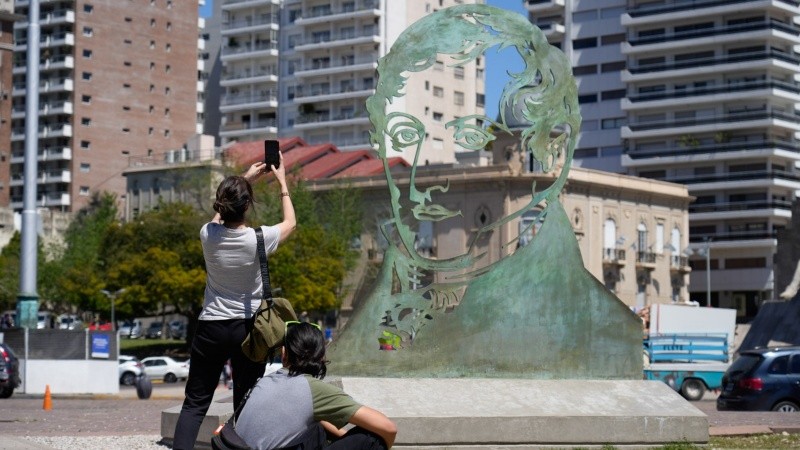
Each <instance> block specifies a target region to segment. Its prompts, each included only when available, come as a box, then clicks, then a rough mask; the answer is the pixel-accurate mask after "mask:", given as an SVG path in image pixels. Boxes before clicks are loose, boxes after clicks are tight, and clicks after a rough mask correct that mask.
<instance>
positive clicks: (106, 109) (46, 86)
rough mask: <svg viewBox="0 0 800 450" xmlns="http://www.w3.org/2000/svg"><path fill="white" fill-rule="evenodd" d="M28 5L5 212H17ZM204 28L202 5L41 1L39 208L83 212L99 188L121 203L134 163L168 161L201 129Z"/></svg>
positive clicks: (19, 4) (21, 4)
mask: <svg viewBox="0 0 800 450" xmlns="http://www.w3.org/2000/svg"><path fill="white" fill-rule="evenodd" d="M200 2H201V3H202V0H200ZM29 6H30V1H28V0H17V1H16V5H15V7H16V13H17V14H19V15H20V16H22V17H21V19H20V20H18V21H17V22H15V23H14V25H13V29H14V33H13V37H14V63H13V91H12V95H13V109H12V111H11V114H10V117H11V121H12V127H11V155H10V159H9V158H7V159H6V160H5V161H2V162H0V180H2V178H1V177H2V176H3V174H4V173H8V174H9V175H8V176H10V180H9V182H8V185H9V186H10V189H6V191H7V193H5V194H2V195H0V206H5V205H8V206H10V207H11V208H12V209H14V210H17V211H18V210H20V209H21V208H22V199H23V181H24V180H23V170H24V151H25V98H26V53H27V49H28V45H27V44H28V43H27V29H28V17H29V16H28V13H29V11H28V9H29ZM199 27H202V20H201V19H199V17H198V1H185V0H181V1H177V0H126V1H120V0H51V1H41V2H40V29H41V39H40V54H41V64H40V74H39V80H40V81H39V142H38V151H39V158H38V180H37V182H38V193H37V205H36V206H37V207H40V208H41V207H45V208H49V209H54V210H60V211H65V212H71V211H77V210H78V209H80V208H81V207H82V206H83V205H85V203H86V201H87V200H88V199H89V196H90V195H91V194H92V193H93V192H96V191H110V192H114V193H117V194H118V195H119V196H120V197H122V196H124V194H125V180H124V178H123V177H122V176H121V173H122V171H123V170H124V169H125V168H126V167H127V166H128V161H129V159H130V158H132V157H142V156H148V155H155V154H164V153H165V152H166V151H167V150H169V149H176V148H180V147H182V146H183V145H184V143H185V142H186V141H187V140H188V139H189V138H190V137H192V136H193V135H195V134H196V133H198V132H200V131H202V130H200V129H199V127H198V123H199V119H200V114H199V113H200V112H201V111H202V110H201V109H199V108H200V107H199V106H198V105H200V102H198V92H202V90H203V85H202V81H200V80H201V77H199V76H198V73H199V71H200V70H202V67H201V65H200V64H199V63H198V52H199V50H198V49H199V48H202V46H201V44H202V42H199V39H198V37H199ZM2 38H3V39H7V35H6V34H5V33H3V36H2ZM4 58H5V57H4ZM4 61H5V59H4ZM3 117H9V116H8V115H3ZM1 137H2V135H0V138H1ZM0 192H2V191H0Z"/></svg>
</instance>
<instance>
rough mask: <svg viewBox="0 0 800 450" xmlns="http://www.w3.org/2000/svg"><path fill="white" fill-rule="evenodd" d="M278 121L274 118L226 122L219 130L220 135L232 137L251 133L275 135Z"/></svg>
mask: <svg viewBox="0 0 800 450" xmlns="http://www.w3.org/2000/svg"><path fill="white" fill-rule="evenodd" d="M277 132H278V122H277V120H275V119H263V120H251V121H249V122H241V121H240V122H227V123H226V124H225V125H223V126H222V130H220V133H219V134H220V136H221V137H224V138H227V139H233V138H242V137H246V136H251V135H261V136H264V135H275V134H276V133H277Z"/></svg>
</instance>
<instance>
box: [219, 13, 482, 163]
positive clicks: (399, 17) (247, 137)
mask: <svg viewBox="0 0 800 450" xmlns="http://www.w3.org/2000/svg"><path fill="white" fill-rule="evenodd" d="M219 1H221V2H222V5H221V14H222V25H221V36H222V51H221V58H220V59H221V61H222V65H223V70H222V75H221V81H220V85H221V86H222V88H223V89H224V94H223V95H222V100H221V106H220V110H221V112H222V115H223V119H222V126H221V131H220V137H221V138H222V141H223V145H224V144H225V143H227V142H230V141H232V140H237V141H252V140H258V139H268V138H274V137H277V136H280V137H289V136H299V137H301V138H303V139H304V140H305V141H306V142H308V143H309V144H318V143H326V142H332V143H335V144H336V145H337V147H338V148H340V149H342V150H355V149H364V148H369V147H370V142H369V130H370V129H371V125H370V122H369V119H368V118H367V114H366V110H365V107H364V104H365V101H366V99H367V97H369V96H370V95H372V93H373V92H374V89H375V85H376V83H377V81H378V77H377V72H376V69H377V61H378V58H380V57H381V56H383V55H385V54H386V53H387V52H388V51H389V49H390V48H391V45H392V44H393V43H394V41H395V40H396V39H397V37H398V35H399V34H400V33H401V32H402V31H403V30H404V29H405V28H407V27H408V26H409V25H410V24H412V23H414V22H415V21H416V20H418V19H419V18H421V17H423V16H424V15H426V14H430V13H431V12H433V11H435V10H437V9H439V8H444V7H447V6H452V5H455V4H457V3H463V1H459V0H430V1H413V2H412V1H400V0H398V1H394V0H283V1H280V0H249V1H242V0H219ZM483 65H484V61H483V60H481V61H478V62H477V64H476V62H472V63H470V64H467V65H465V66H464V67H460V68H455V67H450V66H449V65H446V64H444V65H443V66H442V67H441V70H432V71H428V72H426V73H425V75H424V76H423V77H415V78H414V79H413V80H411V81H410V82H409V85H408V87H407V92H408V93H411V94H410V95H406V96H405V97H404V98H402V99H400V100H398V101H397V102H395V103H394V104H393V105H392V108H396V109H399V110H401V111H403V112H406V113H408V114H411V115H414V116H416V117H418V118H420V120H422V121H423V122H425V125H426V130H428V136H426V139H427V140H428V145H427V146H426V148H427V149H429V151H427V152H426V158H427V162H429V163H451V162H454V161H455V153H456V152H457V151H459V149H457V148H454V147H453V146H454V144H453V143H451V142H450V141H452V140H447V139H444V135H445V128H444V124H445V123H447V122H448V121H450V120H452V119H453V118H455V117H460V116H465V115H469V114H483V112H484V105H483V102H484V75H483V70H484V69H483ZM437 67H438V66H437ZM439 134H441V136H439ZM430 149H435V150H434V151H430ZM404 156H406V158H407V159H408V158H409V157H410V155H404ZM423 163H424V161H423Z"/></svg>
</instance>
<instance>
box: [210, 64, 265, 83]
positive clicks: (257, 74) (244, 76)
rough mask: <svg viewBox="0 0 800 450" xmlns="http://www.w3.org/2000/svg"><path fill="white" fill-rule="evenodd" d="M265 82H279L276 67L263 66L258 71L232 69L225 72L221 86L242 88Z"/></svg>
mask: <svg viewBox="0 0 800 450" xmlns="http://www.w3.org/2000/svg"><path fill="white" fill-rule="evenodd" d="M265 81H274V82H276V83H277V82H278V69H277V67H275V66H262V67H259V68H258V69H251V68H249V67H248V68H238V69H234V68H231V69H230V70H223V73H222V80H220V83H219V84H220V86H223V87H227V86H240V85H245V84H254V83H263V82H265Z"/></svg>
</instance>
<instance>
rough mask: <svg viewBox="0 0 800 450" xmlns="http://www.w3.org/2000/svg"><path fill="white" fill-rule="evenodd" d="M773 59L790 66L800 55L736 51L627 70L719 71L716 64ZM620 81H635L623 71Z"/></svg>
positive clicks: (634, 72) (797, 62)
mask: <svg viewBox="0 0 800 450" xmlns="http://www.w3.org/2000/svg"><path fill="white" fill-rule="evenodd" d="M773 59H774V60H777V61H781V62H784V63H786V64H787V65H788V66H792V68H793V66H797V65H800V56H798V55H797V54H795V53H788V52H782V51H778V50H770V51H763V52H748V53H736V54H732V55H724V56H716V57H713V58H695V59H687V60H684V61H673V62H664V63H655V64H639V65H633V66H631V67H628V69H627V71H628V72H629V73H630V74H631V75H642V74H648V73H655V72H668V71H674V70H683V69H694V68H708V69H713V70H715V71H716V72H719V71H721V69H719V68H715V67H716V66H722V65H725V64H736V66H734V67H735V68H737V69H738V68H741V67H742V63H747V62H752V61H769V60H773ZM626 78H627V79H626ZM651 78H652V77H651ZM622 81H635V80H634V77H632V76H630V75H628V76H625V75H624V73H623V80H622Z"/></svg>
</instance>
